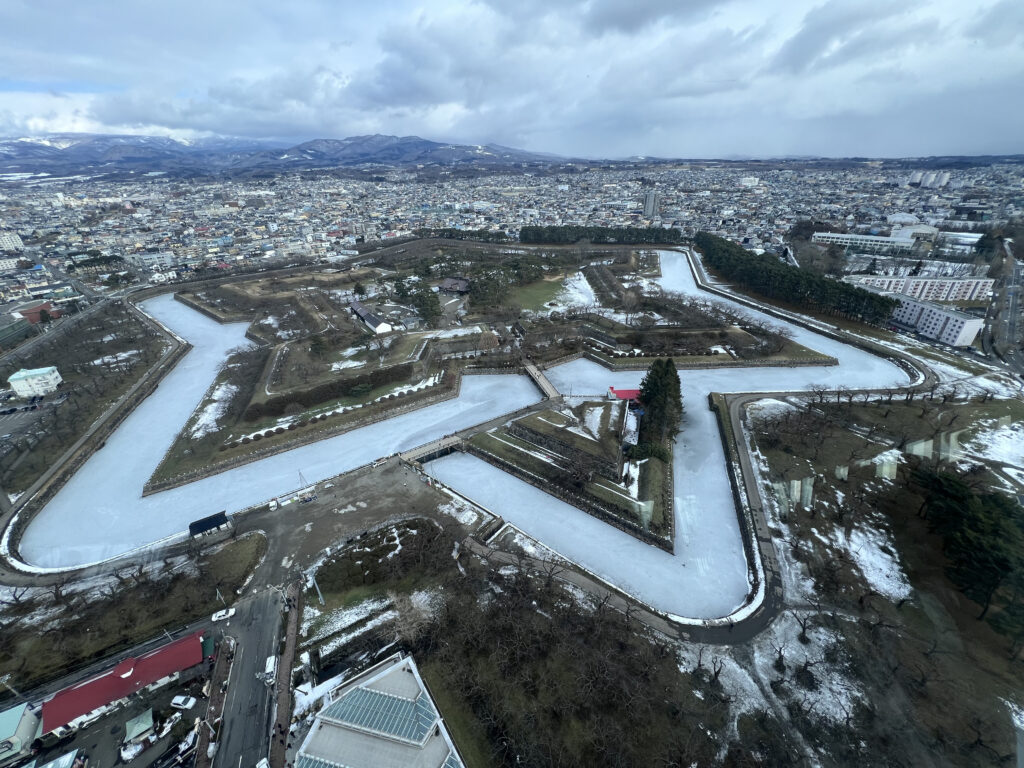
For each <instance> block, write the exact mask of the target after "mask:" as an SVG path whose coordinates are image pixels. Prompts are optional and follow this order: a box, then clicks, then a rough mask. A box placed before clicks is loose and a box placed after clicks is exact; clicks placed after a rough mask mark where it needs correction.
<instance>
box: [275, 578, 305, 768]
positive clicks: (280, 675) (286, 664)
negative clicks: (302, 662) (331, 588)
mask: <svg viewBox="0 0 1024 768" xmlns="http://www.w3.org/2000/svg"><path fill="white" fill-rule="evenodd" d="M286 600H287V601H288V605H289V606H290V608H289V610H288V629H287V630H286V632H285V636H284V653H282V654H281V658H280V659H278V663H277V717H276V719H275V722H274V731H273V733H271V734H270V765H271V768H284V765H285V758H286V755H287V752H288V739H289V738H290V737H291V734H290V731H289V728H290V727H291V722H292V667H293V666H294V663H295V646H296V643H297V641H298V636H299V617H300V616H301V615H302V590H301V589H300V588H299V583H298V582H295V583H293V584H289V585H288V592H287V595H286Z"/></svg>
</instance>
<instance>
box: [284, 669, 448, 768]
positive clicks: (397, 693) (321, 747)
mask: <svg viewBox="0 0 1024 768" xmlns="http://www.w3.org/2000/svg"><path fill="white" fill-rule="evenodd" d="M371 765H372V766H374V768H405V767H406V766H417V768H462V766H463V765H464V762H463V760H462V758H461V756H460V755H459V752H458V750H457V749H456V748H455V744H454V743H453V742H452V739H451V736H450V735H449V734H448V728H447V727H446V726H445V723H444V720H443V719H442V718H441V716H440V714H438V711H437V708H436V707H435V706H434V702H433V700H432V699H431V697H430V693H429V692H428V691H427V687H426V685H425V684H424V682H423V679H422V678H421V677H420V673H419V670H418V669H417V668H416V663H415V662H414V661H413V660H412V657H410V656H402V655H401V654H397V653H396V654H395V655H393V656H390V657H389V658H387V659H385V660H384V661H382V662H381V663H379V664H377V665H376V666H374V667H371V668H370V669H368V670H367V671H366V672H363V673H362V674H361V675H359V676H358V677H356V678H354V679H353V680H351V681H350V682H347V683H343V684H342V686H341V687H339V688H337V689H335V690H334V691H332V692H331V693H330V694H329V702H328V703H327V704H326V705H325V706H324V708H323V709H322V710H320V713H319V714H318V715H317V717H316V720H315V721H314V723H313V727H312V728H310V730H309V734H308V735H307V736H306V738H305V740H304V741H303V742H302V746H301V747H300V748H299V752H298V754H297V755H296V757H295V768H340V767H341V766H371Z"/></svg>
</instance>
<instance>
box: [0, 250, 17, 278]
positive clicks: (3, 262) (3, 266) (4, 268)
mask: <svg viewBox="0 0 1024 768" xmlns="http://www.w3.org/2000/svg"><path fill="white" fill-rule="evenodd" d="M0 250H3V249H2V248H0ZM19 261H21V259H0V272H10V271H11V270H12V269H14V268H15V267H17V266H18V262H19Z"/></svg>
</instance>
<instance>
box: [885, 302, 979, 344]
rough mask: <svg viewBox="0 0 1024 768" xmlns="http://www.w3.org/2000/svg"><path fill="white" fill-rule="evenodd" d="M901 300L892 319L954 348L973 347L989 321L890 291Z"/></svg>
mask: <svg viewBox="0 0 1024 768" xmlns="http://www.w3.org/2000/svg"><path fill="white" fill-rule="evenodd" d="M889 295H890V296H891V297H892V298H894V299H896V300H897V301H898V302H899V306H898V307H897V308H896V309H895V310H893V313H892V319H893V321H894V322H896V323H899V324H900V325H904V326H907V327H909V328H913V329H914V330H915V331H917V332H918V333H919V334H921V335H922V336H924V337H925V338H929V339H935V340H936V341H941V342H942V343H943V344H949V345H950V346H952V347H969V346H970V345H971V344H972V343H974V339H975V337H976V336H977V335H978V332H979V331H980V330H981V329H982V327H983V326H984V324H985V321H984V320H982V319H981V318H980V317H974V316H972V315H968V314H967V313H966V312H960V311H958V310H955V309H950V308H949V307H942V306H939V305H938V304H932V303H931V302H928V301H921V300H919V299H912V298H910V297H909V296H904V295H903V294H899V293H893V294H889Z"/></svg>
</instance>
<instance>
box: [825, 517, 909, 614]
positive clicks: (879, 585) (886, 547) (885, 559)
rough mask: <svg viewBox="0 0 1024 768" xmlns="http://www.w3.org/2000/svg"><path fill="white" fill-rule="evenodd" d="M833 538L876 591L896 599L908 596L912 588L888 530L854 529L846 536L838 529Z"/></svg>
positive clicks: (894, 600) (896, 600)
mask: <svg viewBox="0 0 1024 768" xmlns="http://www.w3.org/2000/svg"><path fill="white" fill-rule="evenodd" d="M832 541H833V542H834V543H835V544H836V545H837V546H838V547H841V548H843V549H845V550H847V551H848V552H849V554H850V558H851V559H852V560H853V561H854V562H855V563H856V564H857V568H858V569H859V570H860V572H861V575H862V576H863V577H864V580H865V581H866V582H867V583H868V586H869V587H871V589H873V590H874V591H875V592H877V593H878V594H880V595H883V596H885V597H887V598H888V599H890V600H892V601H893V602H898V601H900V600H904V599H906V598H908V597H910V594H911V587H910V582H909V581H907V576H906V574H904V573H903V568H902V567H901V566H900V562H899V558H898V557H897V555H896V551H895V549H894V548H893V546H892V542H891V541H890V539H889V536H888V534H887V533H885V532H884V531H882V530H880V529H875V528H863V527H858V528H854V529H853V530H852V531H851V532H850V534H849V536H848V537H847V535H846V533H845V532H844V531H843V530H841V529H838V528H837V529H835V530H834V531H833V532H832Z"/></svg>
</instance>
